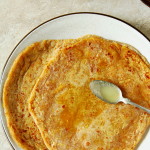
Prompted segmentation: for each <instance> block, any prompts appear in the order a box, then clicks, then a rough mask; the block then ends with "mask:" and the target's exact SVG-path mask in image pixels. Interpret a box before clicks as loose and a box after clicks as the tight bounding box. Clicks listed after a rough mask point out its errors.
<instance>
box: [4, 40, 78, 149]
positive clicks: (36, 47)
mask: <svg viewBox="0 0 150 150" xmlns="http://www.w3.org/2000/svg"><path fill="white" fill-rule="evenodd" d="M75 41H76V40H44V41H41V42H36V43H34V44H32V45H30V46H28V47H27V48H26V49H25V50H24V51H23V52H21V53H20V54H19V56H18V57H17V58H16V60H15V62H14V63H13V66H12V67H11V70H10V72H9V74H8V77H7V79H6V82H5V85H4V88H3V106H4V110H5V114H6V119H7V126H8V129H9V132H10V134H11V136H12V138H13V139H14V140H15V141H16V142H17V144H18V145H19V146H21V147H22V148H23V149H26V150H46V149H47V148H46V146H45V144H44V142H43V139H42V137H41V134H40V132H39V129H38V128H37V126H36V124H35V123H34V120H33V119H32V117H31V115H30V113H29V111H28V105H27V99H28V97H29V95H30V93H31V91H32V89H33V87H34V85H35V83H36V80H37V79H38V78H39V76H40V74H41V72H42V71H43V68H44V67H45V65H46V63H47V62H49V60H50V59H51V57H54V55H56V53H57V52H58V51H59V50H60V49H62V48H64V47H67V46H68V45H71V44H73V43H74V42H75Z"/></svg>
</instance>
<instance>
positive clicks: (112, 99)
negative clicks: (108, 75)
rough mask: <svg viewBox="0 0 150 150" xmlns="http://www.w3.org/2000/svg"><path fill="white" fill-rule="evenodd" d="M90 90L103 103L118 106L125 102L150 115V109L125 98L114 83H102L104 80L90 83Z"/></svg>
mask: <svg viewBox="0 0 150 150" xmlns="http://www.w3.org/2000/svg"><path fill="white" fill-rule="evenodd" d="M90 89H91V91H92V92H93V94H94V95H95V96H97V97H98V98H100V99H101V100H102V101H105V102H107V103H110V104H117V103H119V102H124V103H125V104H131V105H133V106H135V107H138V108H140V109H143V110H144V111H146V112H148V113H149V114H150V109H147V108H145V107H143V106H140V105H138V104H136V103H134V102H132V101H130V100H129V99H128V98H124V97H123V96H122V92H121V90H120V88H119V87H118V86H116V85H114V84H113V83H110V82H106V81H102V80H94V81H92V82H90Z"/></svg>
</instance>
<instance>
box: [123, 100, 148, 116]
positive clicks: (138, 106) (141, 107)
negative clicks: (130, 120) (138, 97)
mask: <svg viewBox="0 0 150 150" xmlns="http://www.w3.org/2000/svg"><path fill="white" fill-rule="evenodd" d="M125 100H126V104H130V105H133V106H135V107H137V108H140V109H142V110H144V111H146V112H147V113H149V114H150V109H147V108H145V107H143V106H141V105H138V104H136V103H134V102H132V101H130V100H129V99H128V98H125Z"/></svg>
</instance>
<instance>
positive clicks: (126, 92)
mask: <svg viewBox="0 0 150 150" xmlns="http://www.w3.org/2000/svg"><path fill="white" fill-rule="evenodd" d="M149 67H150V66H149V65H148V64H147V63H145V61H144V60H143V59H142V57H141V56H140V55H139V54H137V53H136V52H135V51H133V50H131V48H130V47H129V46H127V45H123V44H120V43H118V42H114V41H108V40H106V39H103V38H100V37H96V36H95V37H89V38H86V39H83V40H81V41H79V42H77V43H76V44H75V45H74V46H72V47H69V48H64V49H62V50H60V51H59V52H58V55H57V56H56V57H53V59H52V60H51V61H50V62H49V64H48V65H47V67H45V69H44V71H43V73H42V74H41V76H40V77H39V79H38V81H37V83H36V85H35V87H34V89H33V91H32V93H31V95H30V98H29V111H30V113H31V115H32V117H33V119H34V120H35V123H36V124H37V126H38V128H39V130H40V132H41V134H42V137H43V140H44V141H45V144H46V146H47V147H48V148H49V149H52V150H110V149H111V150H116V149H117V150H122V149H126V150H131V149H134V148H135V147H136V146H137V144H138V143H139V141H140V139H141V138H142V136H143V134H144V132H145V131H146V129H147V127H148V126H149V125H150V116H149V115H148V114H147V113H145V112H144V111H142V110H140V109H138V108H135V107H133V106H131V105H127V104H123V103H119V104H116V105H114V104H107V103H105V102H103V101H100V100H99V99H98V98H97V97H96V96H94V95H93V94H92V92H91V91H90V89H89V83H90V82H91V81H92V80H104V81H109V82H112V83H114V84H116V85H117V86H118V87H120V88H121V90H122V92H123V96H124V97H127V98H129V99H131V100H132V101H133V102H136V103H137V104H140V105H142V106H145V107H147V108H150V68H149Z"/></svg>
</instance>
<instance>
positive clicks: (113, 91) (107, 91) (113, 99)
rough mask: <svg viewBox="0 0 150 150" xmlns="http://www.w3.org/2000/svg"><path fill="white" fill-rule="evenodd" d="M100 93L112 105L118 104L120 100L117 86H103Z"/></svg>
mask: <svg viewBox="0 0 150 150" xmlns="http://www.w3.org/2000/svg"><path fill="white" fill-rule="evenodd" d="M99 92H100V94H101V97H102V98H103V99H105V100H106V101H109V102H110V103H117V102H118V100H119V98H120V94H119V91H118V88H117V87H115V86H109V85H105V86H101V87H100V88H99Z"/></svg>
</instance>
